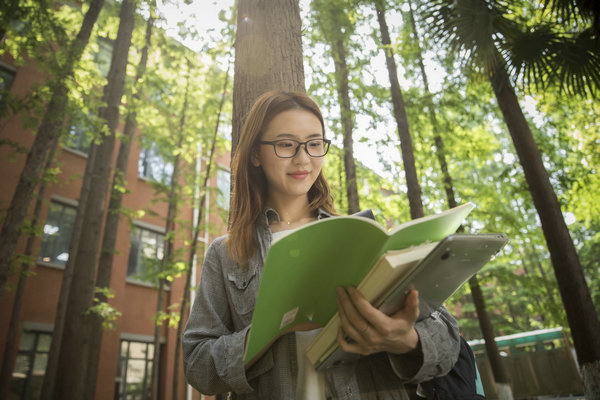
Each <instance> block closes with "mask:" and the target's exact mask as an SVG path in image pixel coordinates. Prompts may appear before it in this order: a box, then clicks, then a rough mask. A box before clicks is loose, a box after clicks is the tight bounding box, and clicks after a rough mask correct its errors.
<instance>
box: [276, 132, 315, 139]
mask: <svg viewBox="0 0 600 400" xmlns="http://www.w3.org/2000/svg"><path fill="white" fill-rule="evenodd" d="M322 136H323V134H322V133H311V134H310V135H308V136H306V137H307V138H320V137H322ZM275 137H276V138H292V139H296V138H297V137H298V136H297V135H292V134H291V133H279V134H277V136H275Z"/></svg>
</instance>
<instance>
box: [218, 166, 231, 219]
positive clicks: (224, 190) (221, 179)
mask: <svg viewBox="0 0 600 400" xmlns="http://www.w3.org/2000/svg"><path fill="white" fill-rule="evenodd" d="M230 179H231V174H230V173H229V171H227V170H225V169H221V168H219V169H218V170H217V188H218V189H219V193H218V195H217V205H218V206H219V207H221V208H222V209H223V210H226V211H228V210H229V191H230Z"/></svg>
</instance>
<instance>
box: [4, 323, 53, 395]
mask: <svg viewBox="0 0 600 400" xmlns="http://www.w3.org/2000/svg"><path fill="white" fill-rule="evenodd" d="M51 341H52V334H50V333H48V332H37V331H24V332H23V333H22V334H21V340H20V341H19V352H18V353H17V358H16V360H15V366H14V368H13V374H12V381H11V383H10V395H9V397H8V398H9V399H23V400H24V399H39V398H40V396H41V392H42V383H43V381H44V374H45V373H46V364H47V363H48V353H49V352H50V342H51Z"/></svg>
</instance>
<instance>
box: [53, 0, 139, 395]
mask: <svg viewBox="0 0 600 400" xmlns="http://www.w3.org/2000/svg"><path fill="white" fill-rule="evenodd" d="M135 8H136V2H135V0H124V1H123V2H122V3H121V10H120V13H119V19H120V23H119V29H118V32H117V38H116V41H115V45H114V51H113V55H112V61H111V66H110V71H109V73H108V83H107V85H106V86H105V88H104V96H103V100H104V102H105V104H106V106H105V107H103V108H102V109H100V111H99V115H100V116H101V117H102V118H103V119H104V120H105V129H103V130H102V132H101V138H102V143H101V144H99V145H98V146H97V148H96V154H95V157H93V160H91V161H93V166H92V167H91V185H90V191H89V195H88V197H87V201H86V204H85V213H84V215H83V216H82V220H83V222H82V226H85V229H83V230H82V231H81V236H80V238H79V243H78V247H77V249H76V250H75V262H76V266H75V268H74V271H73V278H72V281H71V285H70V286H71V287H70V290H69V297H68V301H67V305H66V306H67V307H66V313H65V320H64V328H63V335H62V338H61V341H62V344H61V351H60V356H59V362H58V370H57V375H56V387H55V392H54V396H55V398H57V399H81V398H83V397H84V396H85V393H86V387H85V386H86V376H87V375H86V371H87V367H88V357H89V355H90V349H89V347H88V346H87V340H88V337H87V334H89V331H88V329H89V328H90V327H91V324H89V323H88V322H87V320H88V319H92V315H91V313H89V312H88V310H89V309H90V308H91V307H92V305H93V298H94V288H95V285H94V278H95V267H96V262H95V261H96V259H97V257H98V249H99V247H100V246H99V245H100V244H99V242H100V235H101V227H102V223H103V216H104V211H105V199H106V193H107V191H108V183H109V178H110V172H111V164H112V156H113V151H114V143H115V132H116V129H117V124H118V122H119V107H120V105H121V97H122V95H123V90H124V85H125V76H126V67H127V60H128V54H129V48H130V45H131V37H132V32H133V27H134V15H135ZM88 162H90V160H88ZM86 172H87V171H86ZM84 179H85V178H84Z"/></svg>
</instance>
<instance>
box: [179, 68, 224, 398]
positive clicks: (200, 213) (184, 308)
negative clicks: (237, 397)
mask: <svg viewBox="0 0 600 400" xmlns="http://www.w3.org/2000/svg"><path fill="white" fill-rule="evenodd" d="M228 83H229V64H228V66H227V71H225V83H224V84H223V92H222V95H221V102H220V104H219V113H218V115H217V123H216V125H215V131H214V133H213V138H212V146H211V148H210V154H209V155H208V160H207V162H206V173H205V175H204V183H203V185H202V190H203V193H202V197H201V198H200V201H199V202H198V208H199V211H198V216H197V219H196V225H195V226H194V231H193V233H192V243H191V245H190V254H189V258H188V262H187V273H186V278H185V286H184V288H183V295H182V298H181V307H180V309H179V322H178V323H177V335H176V338H177V339H176V344H175V357H174V363H173V395H172V398H173V399H178V398H179V357H180V355H181V334H182V332H183V321H184V319H185V316H186V315H185V314H186V311H187V307H188V296H189V295H190V286H191V284H192V268H194V259H196V253H197V248H198V235H199V234H200V230H201V229H200V228H201V226H202V217H203V215H204V206H205V204H206V193H207V192H208V182H209V179H210V170H211V168H212V164H213V156H214V154H215V149H216V147H217V135H218V133H219V124H220V122H221V112H222V111H223V105H224V104H225V97H226V94H227V84H228Z"/></svg>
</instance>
